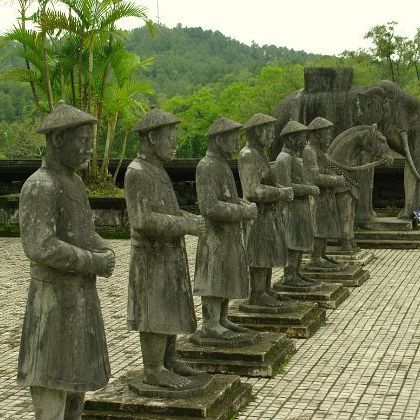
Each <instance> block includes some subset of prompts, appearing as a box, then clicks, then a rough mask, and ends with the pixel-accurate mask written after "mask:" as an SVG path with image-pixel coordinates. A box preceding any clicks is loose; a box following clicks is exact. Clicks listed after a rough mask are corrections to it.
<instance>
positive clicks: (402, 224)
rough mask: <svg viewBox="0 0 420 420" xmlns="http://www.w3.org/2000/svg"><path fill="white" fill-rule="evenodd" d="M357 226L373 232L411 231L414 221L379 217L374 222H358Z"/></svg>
mask: <svg viewBox="0 0 420 420" xmlns="http://www.w3.org/2000/svg"><path fill="white" fill-rule="evenodd" d="M356 226H357V227H358V228H359V229H362V230H371V231H389V230H391V231H411V230H413V221H412V220H405V219H398V218H397V217H377V218H375V219H373V220H367V221H357V222H356Z"/></svg>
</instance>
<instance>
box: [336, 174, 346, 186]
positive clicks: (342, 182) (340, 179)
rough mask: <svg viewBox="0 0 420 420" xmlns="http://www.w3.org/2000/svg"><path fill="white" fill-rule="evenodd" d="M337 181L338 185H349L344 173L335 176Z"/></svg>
mask: <svg viewBox="0 0 420 420" xmlns="http://www.w3.org/2000/svg"><path fill="white" fill-rule="evenodd" d="M335 182H336V183H335V186H336V187H345V186H346V185H347V181H346V179H345V178H344V176H343V175H338V176H337V177H336V178H335Z"/></svg>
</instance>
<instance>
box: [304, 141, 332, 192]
mask: <svg viewBox="0 0 420 420" xmlns="http://www.w3.org/2000/svg"><path fill="white" fill-rule="evenodd" d="M302 157H303V170H304V174H305V178H306V180H307V181H308V182H309V183H311V184H313V185H316V186H317V187H324V188H329V187H334V186H335V184H336V178H337V177H336V176H334V175H327V174H323V173H321V171H320V170H319V166H318V159H317V156H316V153H315V151H314V150H312V149H308V148H305V150H304V151H303V156H302Z"/></svg>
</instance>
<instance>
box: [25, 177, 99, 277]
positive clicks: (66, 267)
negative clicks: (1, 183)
mask: <svg viewBox="0 0 420 420" xmlns="http://www.w3.org/2000/svg"><path fill="white" fill-rule="evenodd" d="M57 189H58V188H57V186H56V185H54V183H53V182H52V181H47V180H37V181H29V182H27V183H25V185H24V186H23V188H22V192H21V195H20V202H19V218H20V230H21V238H22V245H23V250H24V252H25V254H26V256H27V257H28V258H29V259H30V260H31V261H34V262H36V263H38V264H40V265H44V266H46V267H50V268H54V269H57V270H60V271H63V272H76V273H81V274H87V273H93V272H94V271H93V263H92V253H91V252H90V251H88V250H84V249H81V248H79V247H76V246H74V245H71V244H69V243H67V242H64V241H62V240H61V239H59V238H58V237H57V220H58V217H59V211H60V210H59V197H58V195H59V194H58V191H57Z"/></svg>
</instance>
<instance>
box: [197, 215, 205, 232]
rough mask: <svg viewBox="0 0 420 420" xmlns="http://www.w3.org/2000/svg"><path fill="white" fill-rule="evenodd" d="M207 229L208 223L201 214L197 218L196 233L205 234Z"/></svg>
mask: <svg viewBox="0 0 420 420" xmlns="http://www.w3.org/2000/svg"><path fill="white" fill-rule="evenodd" d="M205 231H206V223H205V222H204V219H203V218H202V217H201V216H200V217H197V218H196V235H197V236H200V235H203V234H204V232H205Z"/></svg>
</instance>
